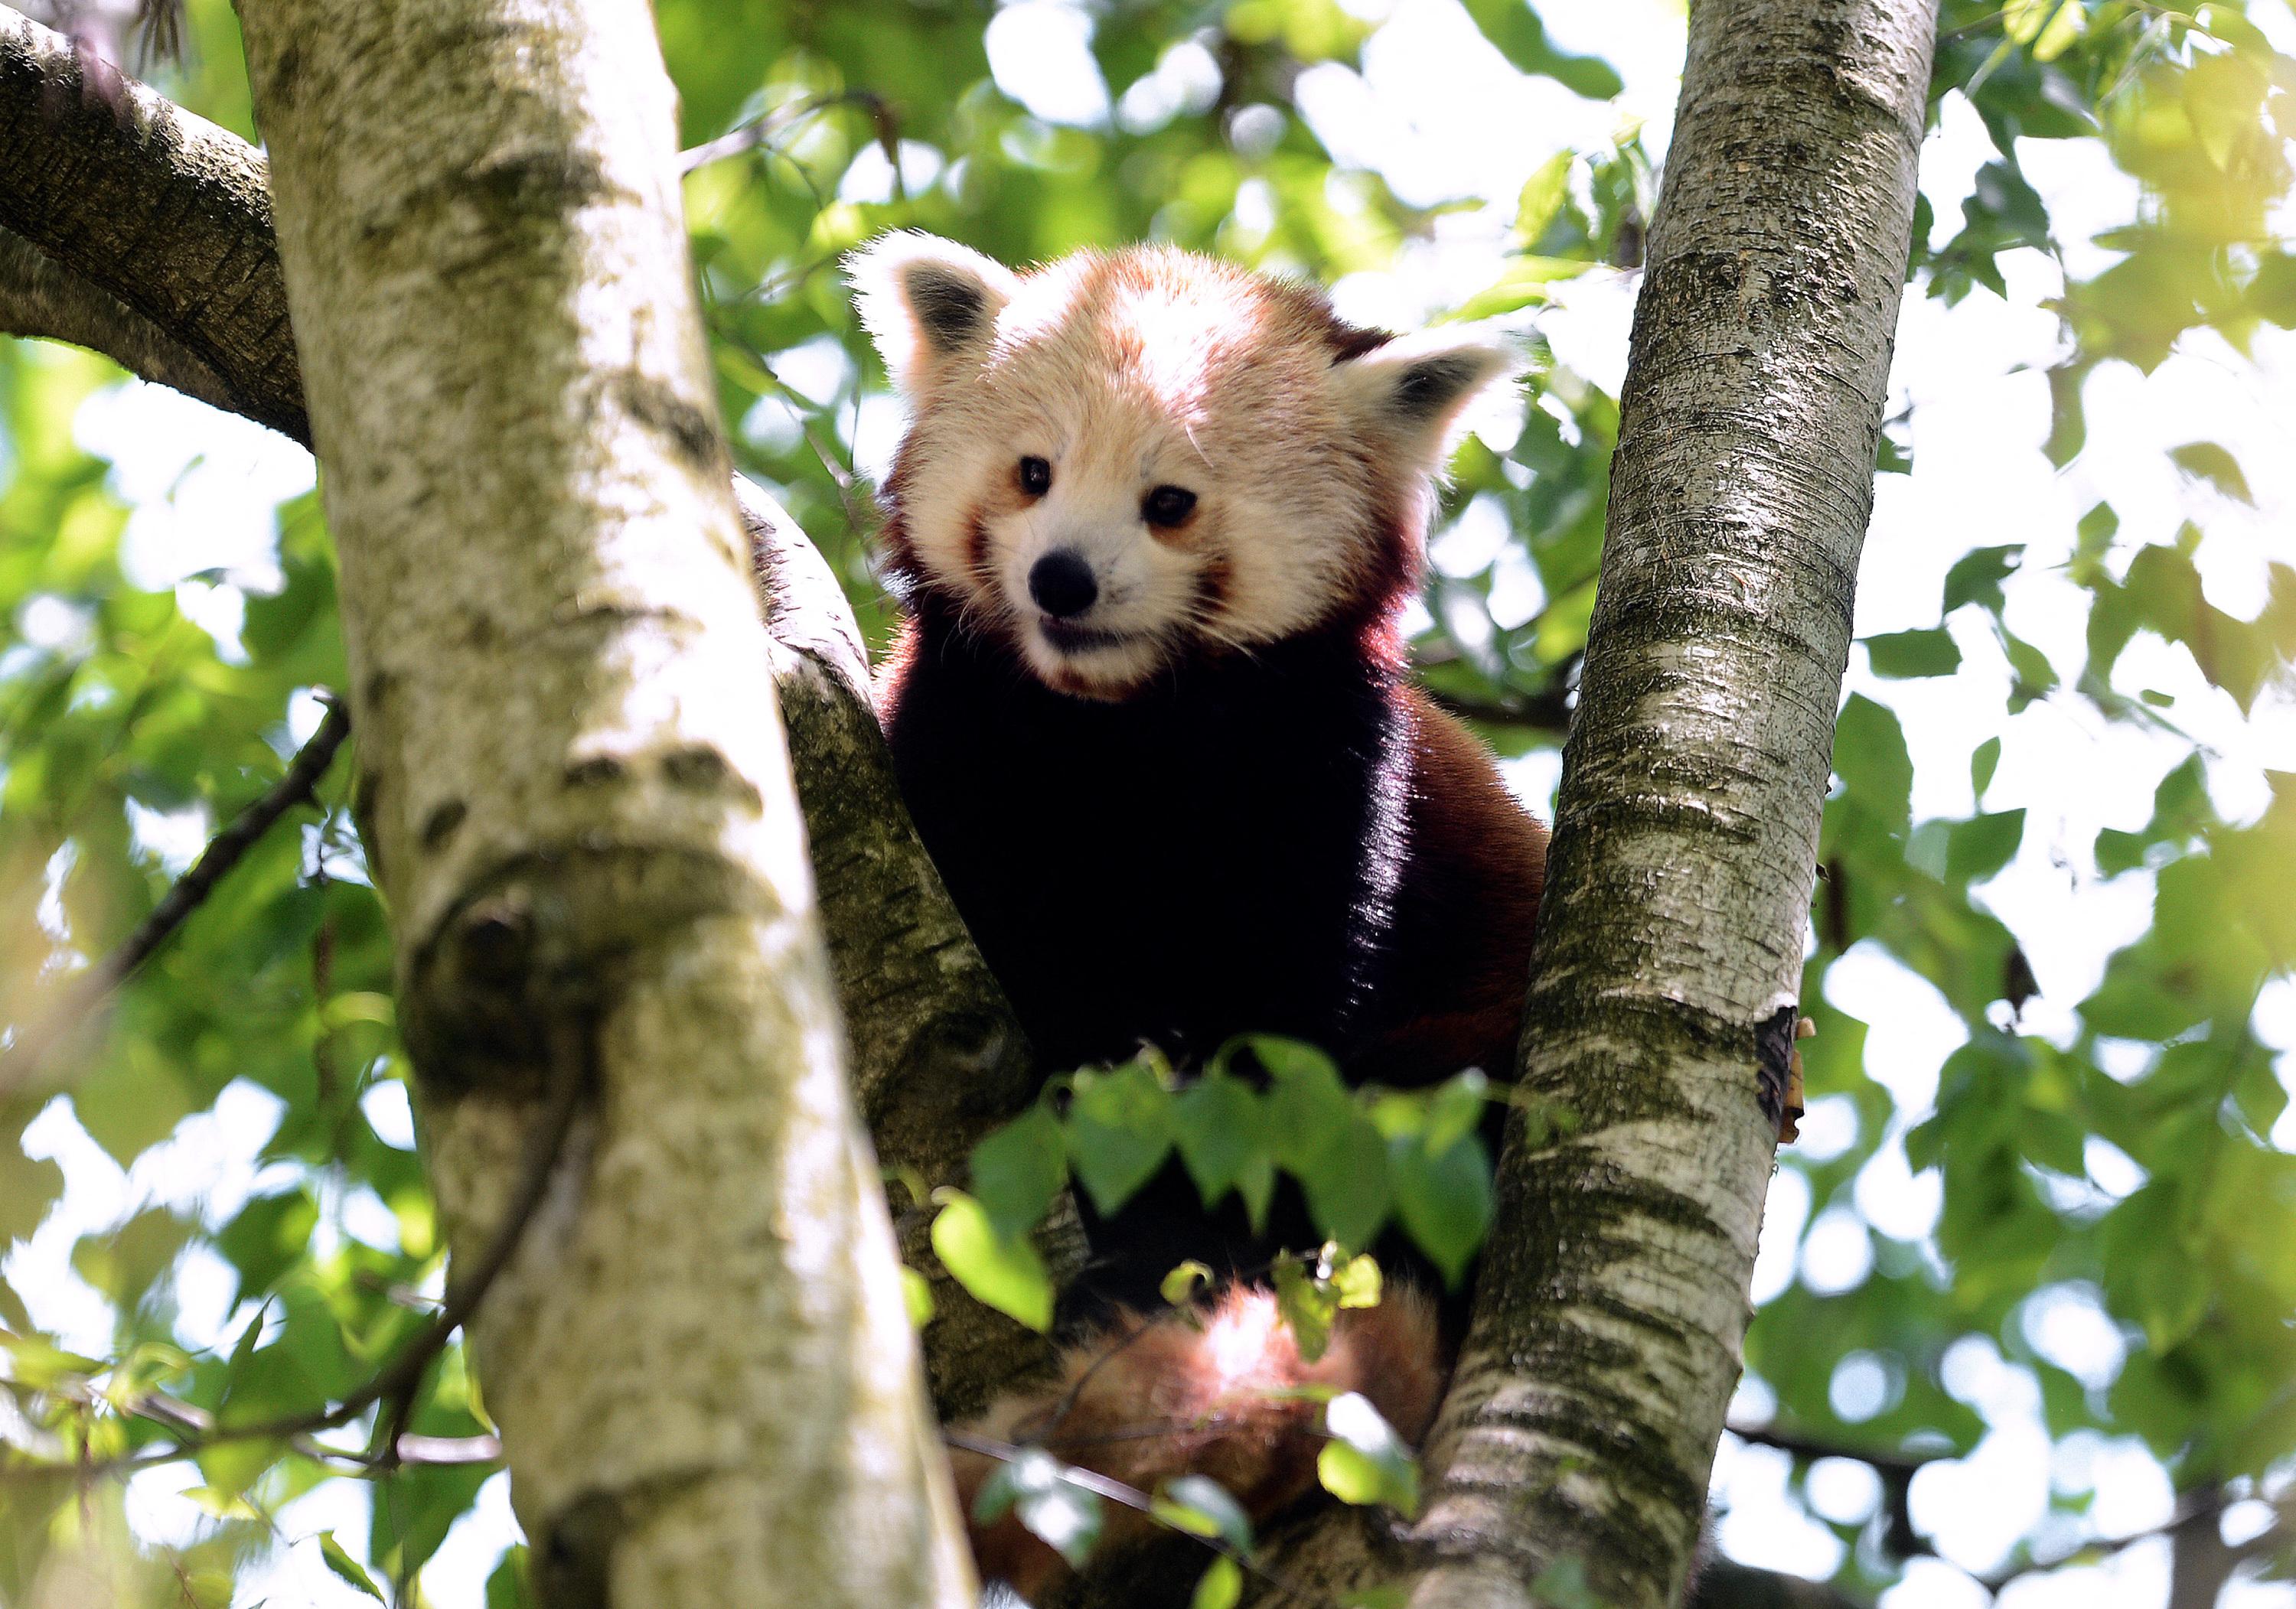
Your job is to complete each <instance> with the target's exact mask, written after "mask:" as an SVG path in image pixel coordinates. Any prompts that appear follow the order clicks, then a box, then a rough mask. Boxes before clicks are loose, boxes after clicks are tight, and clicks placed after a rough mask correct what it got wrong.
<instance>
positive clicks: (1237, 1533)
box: [1149, 1474, 1251, 1553]
mask: <svg viewBox="0 0 2296 1609" xmlns="http://www.w3.org/2000/svg"><path fill="white" fill-rule="evenodd" d="M1149 1512H1150V1513H1151V1514H1152V1515H1154V1516H1155V1517H1156V1518H1157V1519H1159V1520H1161V1521H1162V1522H1163V1523H1165V1524H1167V1525H1169V1526H1171V1527H1172V1528H1173V1529H1174V1530H1175V1531H1186V1532H1187V1533H1188V1534H1189V1535H1190V1536H1201V1537H1218V1538H1220V1539H1221V1540H1223V1541H1225V1542H1226V1543H1227V1545H1228V1546H1229V1547H1231V1548H1234V1549H1235V1550H1236V1551H1237V1552H1238V1553H1250V1552H1251V1516H1250V1515H1247V1514H1245V1513H1244V1511H1243V1506H1242V1504H1241V1503H1238V1502H1237V1501H1236V1500H1235V1499H1234V1498H1233V1497H1230V1496H1229V1495H1228V1491H1227V1488H1226V1487H1225V1486H1222V1485H1221V1484H1220V1483H1219V1482H1218V1481H1214V1480H1210V1479H1208V1478H1206V1477H1205V1476H1203V1475H1197V1474H1187V1475H1181V1476H1179V1477H1178V1478H1177V1479H1176V1480H1172V1481H1168V1482H1165V1483H1164V1486H1163V1488H1162V1489H1161V1490H1160V1491H1158V1492H1157V1493H1156V1498H1155V1502H1154V1505H1153V1507H1152V1508H1151V1509H1150V1510H1149Z"/></svg>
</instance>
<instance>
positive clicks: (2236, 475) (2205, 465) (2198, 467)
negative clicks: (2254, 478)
mask: <svg viewBox="0 0 2296 1609" xmlns="http://www.w3.org/2000/svg"><path fill="white" fill-rule="evenodd" d="M2169 458H2170V460H2171V461H2174V462H2175V464H2176V466H2177V468H2178V469H2180V470H2184V472H2185V474H2187V475H2190V476H2191V477H2193V478H2194V479H2195V480H2204V481H2206V482H2208V484H2209V485H2210V486H2214V487H2216V489H2217V490H2218V491H2219V492H2222V493H2223V494H2225V495H2226V496H2227V497H2232V498H2236V499H2238V500H2239V501H2240V502H2244V503H2247V504H2249V505H2250V506H2251V508H2252V507H2254V506H2255V503H2256V496H2255V494H2253V493H2251V491H2250V490H2249V489H2248V477H2247V476H2245V475H2243V474H2242V473H2241V470H2240V460H2238V459H2236V458H2235V457H2234V456H2233V455H2232V453H2231V451H2230V450H2229V449H2227V448H2226V447H2222V446H2219V445H2217V444H2216V443H2215V442H2212V441H2192V442H2186V443H2185V445H2183V446H2181V447H2171V448H2170V449H2169Z"/></svg>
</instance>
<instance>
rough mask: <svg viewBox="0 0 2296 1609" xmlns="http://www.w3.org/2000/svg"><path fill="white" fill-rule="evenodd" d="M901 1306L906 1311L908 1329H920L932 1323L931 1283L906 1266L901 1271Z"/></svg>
mask: <svg viewBox="0 0 2296 1609" xmlns="http://www.w3.org/2000/svg"><path fill="white" fill-rule="evenodd" d="M901 1305H902V1306H903V1307H904V1308H906V1310H907V1311H908V1315H909V1327H910V1328H912V1329H922V1328H924V1327H925V1326H926V1325H928V1324H931V1322H932V1318H933V1298H932V1281H931V1280H930V1279H928V1278H925V1277H924V1276H923V1275H922V1274H920V1273H919V1272H917V1270H914V1269H913V1268H910V1267H908V1266H906V1264H904V1265H903V1267H902V1269H901Z"/></svg>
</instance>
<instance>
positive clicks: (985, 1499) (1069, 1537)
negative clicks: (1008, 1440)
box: [972, 1447, 1101, 1566]
mask: <svg viewBox="0 0 2296 1609" xmlns="http://www.w3.org/2000/svg"><path fill="white" fill-rule="evenodd" d="M1067 1476H1068V1466H1066V1465H1064V1464H1062V1462H1061V1461H1060V1460H1059V1459H1058V1458H1054V1457H1053V1456H1052V1454H1050V1453H1048V1452H1046V1450H1044V1449H1042V1448H1041V1447H1024V1448H1022V1449H1021V1450H1020V1451H1019V1452H1018V1453H1017V1454H1016V1455H1014V1456H1013V1458H1010V1459H1007V1460H1006V1461H1005V1462H1004V1463H1002V1464H1000V1465H998V1466H996V1470H995V1471H994V1472H993V1473H992V1474H990V1475H989V1477H988V1480H987V1481H985V1482H982V1483H981V1487H980V1495H979V1496H978V1497H976V1498H975V1499H973V1503H972V1519H973V1523H975V1524H978V1525H993V1524H995V1523H996V1522H997V1521H998V1520H1000V1519H1002V1518H1004V1517H1005V1515H1006V1514H1007V1513H1011V1514H1013V1515H1016V1516H1017V1517H1018V1518H1019V1519H1020V1522H1021V1524H1023V1525H1025V1526H1027V1527H1028V1528H1029V1531H1031V1532H1032V1533H1033V1534H1034V1535H1036V1536H1037V1538H1038V1539H1039V1540H1042V1541H1043V1542H1045V1543H1046V1545H1047V1546H1049V1547H1050V1548H1052V1549H1053V1550H1054V1552H1055V1553H1058V1554H1059V1555H1060V1556H1062V1558H1064V1559H1066V1560H1067V1561H1068V1562H1069V1564H1070V1565H1072V1566H1081V1565H1082V1564H1084V1562H1085V1561H1086V1560H1087V1559H1088V1558H1089V1557H1091V1556H1092V1549H1093V1545H1094V1544H1095V1542H1097V1541H1099V1540H1100V1531H1101V1507H1100V1498H1099V1495H1098V1494H1097V1493H1095V1492H1092V1491H1087V1490H1086V1489H1085V1488H1083V1487H1081V1486H1078V1485H1075V1484H1073V1483H1071V1482H1070V1481H1069V1480H1068V1478H1067Z"/></svg>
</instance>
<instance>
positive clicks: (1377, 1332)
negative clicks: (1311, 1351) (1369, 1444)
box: [952, 1286, 1447, 1597]
mask: <svg viewBox="0 0 2296 1609" xmlns="http://www.w3.org/2000/svg"><path fill="white" fill-rule="evenodd" d="M1446 1375H1447V1368H1446V1367H1445V1361H1444V1360H1443V1359H1442V1357H1441V1356H1440V1354H1439V1350H1438V1343H1437V1339H1436V1321H1435V1311H1434V1308H1433V1307H1432V1305H1431V1303H1429V1302H1428V1301H1427V1300H1426V1298H1424V1297H1423V1296H1422V1295H1419V1294H1418V1293H1417V1292H1416V1291H1414V1290H1411V1289H1409V1288H1407V1287H1398V1286H1389V1287H1388V1292H1387V1295H1386V1296H1385V1298H1384V1300H1382V1302H1381V1303H1380V1304H1379V1305H1378V1306H1377V1307H1373V1308H1364V1309H1355V1310H1348V1311H1342V1312H1341V1314H1340V1316H1339V1319H1338V1322H1337V1323H1336V1324H1335V1325H1333V1330H1332V1341H1331V1345H1330V1346H1329V1347H1328V1348H1327V1349H1326V1350H1325V1352H1324V1355H1323V1356H1322V1357H1320V1358H1318V1359H1317V1360H1315V1361H1314V1362H1312V1363H1310V1362H1308V1361H1307V1360H1305V1359H1303V1358H1302V1357H1300V1347H1299V1343H1298V1341H1297V1340H1296V1338H1295V1337H1294V1336H1293V1335H1292V1330H1291V1328H1290V1327H1289V1326H1287V1325H1285V1324H1284V1323H1283V1320H1282V1319H1281V1318H1280V1317H1279V1315H1278V1313H1277V1311H1276V1306H1275V1294H1274V1293H1273V1292H1271V1291H1268V1290H1265V1289H1260V1288H1255V1287H1252V1286H1231V1287H1230V1288H1229V1289H1228V1290H1226V1292H1224V1293H1223V1294H1222V1295H1220V1296H1219V1297H1218V1299H1217V1300H1216V1301H1215V1302H1214V1303H1213V1304H1212V1306H1211V1307H1210V1310H1209V1311H1205V1312H1203V1313H1201V1315H1199V1316H1198V1317H1197V1318H1196V1319H1195V1321H1193V1322H1191V1321H1190V1320H1189V1319H1187V1318H1185V1317H1170V1316H1167V1317H1164V1318H1161V1319H1152V1320H1143V1319H1137V1318H1135V1317H1133V1316H1132V1315H1130V1314H1127V1315H1124V1316H1123V1317H1122V1318H1121V1319H1119V1322H1118V1323H1117V1324H1116V1325H1114V1326H1113V1327H1111V1328H1109V1329H1107V1330H1105V1331H1103V1332H1102V1333H1100V1334H1099V1335H1095V1336H1092V1337H1090V1338H1089V1339H1088V1340H1087V1341H1084V1342H1082V1343H1080V1344H1077V1345H1074V1346H1071V1347H1069V1348H1067V1349H1066V1350H1065V1351H1063V1352H1062V1355H1061V1367H1060V1372H1059V1374H1058V1375H1056V1376H1054V1378H1053V1379H1052V1380H1051V1381H1049V1382H1047V1383H1046V1384H1044V1385H1043V1386H1041V1387H1039V1388H1037V1389H1036V1390H1034V1391H1030V1392H1028V1393H1021V1394H1016V1395H1013V1396H1009V1397H1005V1398H1002V1399H1000V1400H999V1401H996V1403H995V1404H993V1405H992V1406H991V1407H990V1408H989V1409H988V1412H986V1413H984V1414H982V1415H981V1416H980V1417H979V1418H976V1419H973V1420H972V1421H970V1422H968V1423H967V1424H965V1425H963V1426H962V1427H961V1428H963V1429H964V1430H967V1431H970V1432H972V1433H974V1434H976V1435H979V1436H982V1437H987V1438H991V1439H994V1440H996V1441H1000V1442H1021V1443H1027V1444H1033V1445H1037V1446H1041V1447H1043V1448H1045V1449H1046V1450H1048V1451H1050V1452H1051V1453H1052V1454H1053V1455H1054V1457H1056V1458H1060V1459H1061V1460H1062V1462H1063V1463H1067V1464H1073V1465H1078V1466H1082V1467H1084V1468H1087V1469H1090V1470H1093V1471H1095V1472H1097V1473H1098V1474H1104V1475H1107V1476H1109V1477H1110V1478H1111V1479H1113V1480H1118V1481H1121V1482H1124V1483H1125V1484H1126V1485H1128V1486H1132V1487H1136V1488H1137V1489H1139V1490H1140V1491H1144V1492H1153V1491H1155V1490H1156V1488H1157V1487H1158V1486H1159V1485H1160V1484H1161V1483H1162V1482H1165V1481H1168V1480H1170V1479H1172V1478H1174V1477H1176V1476H1178V1475H1183V1474H1201V1475H1206V1476H1209V1477H1210V1478H1211V1479H1212V1480H1214V1481H1217V1482H1219V1483H1220V1485H1221V1486H1223V1487H1225V1488H1226V1490H1227V1491H1228V1493H1229V1494H1230V1495H1231V1496H1233V1497H1234V1499H1236V1501H1237V1502H1238V1503H1240V1504H1241V1505H1242V1507H1243V1508H1244V1511H1245V1512H1246V1513H1247V1514H1249V1515H1251V1517H1252V1518H1253V1519H1254V1520H1255V1521H1257V1520H1263V1519H1266V1518H1267V1516H1268V1515H1273V1514H1275V1513H1276V1512H1277V1511H1278V1510H1280V1509H1282V1508H1283V1507H1286V1506H1288V1505H1289V1504H1291V1503H1292V1502H1293V1501H1295V1500H1296V1499H1299V1498H1300V1497H1302V1496H1304V1495H1305V1494H1306V1493H1307V1492H1308V1491H1309V1490H1310V1489H1311V1488H1312V1487H1313V1486H1314V1485H1315V1483H1316V1454H1317V1452H1318V1451H1320V1450H1321V1449H1322V1446H1323V1442H1324V1438H1323V1436H1322V1435H1321V1433H1319V1426H1320V1425H1321V1424H1322V1421H1323V1412H1324V1402H1323V1399H1324V1396H1325V1394H1326V1392H1328V1393H1341V1392H1360V1393H1362V1394H1363V1395H1364V1396H1365V1397H1366V1398H1368V1399H1369V1400H1370V1401H1371V1403H1372V1406H1374V1408H1376V1409H1379V1411H1380V1414H1381V1416H1382V1417H1383V1418H1385V1419H1386V1420H1387V1422H1388V1423H1389V1424H1390V1425H1392V1426H1393V1427H1394V1429H1395V1431H1396V1433H1397V1434H1398V1435H1400V1436H1402V1437H1403V1438H1404V1439H1405V1440H1406V1441H1407V1442H1411V1444H1412V1445H1414V1446H1417V1445H1418V1444H1419V1442H1420V1439H1421V1438H1422V1437H1423V1435H1424V1434H1425V1433H1426V1430H1427V1427H1428V1425H1429V1423H1430V1422H1431V1420H1432V1419H1433V1418H1434V1417H1435V1409H1436V1408H1437V1406H1438V1405H1439V1403H1440V1401H1441V1400H1442V1394H1443V1384H1444V1380H1445V1377H1446ZM1303 1386H1309V1387H1323V1388H1326V1390H1325V1391H1318V1392H1316V1393H1313V1394H1312V1395H1303V1394H1301V1393H1300V1388H1301V1387H1303ZM952 1458H953V1460H954V1464H955V1472H956V1483H957V1495H958V1498H959V1499H960V1500H961V1501H962V1502H963V1503H964V1511H965V1517H966V1523H968V1524H969V1525H972V1547H973V1555H974V1557H975V1558H976V1559H977V1560H978V1561H979V1563H980V1573H981V1576H982V1579H983V1580H1005V1581H1008V1582H1010V1583H1011V1584H1012V1585H1013V1588H1014V1589H1015V1590H1017V1591H1019V1592H1020V1593H1021V1596H1022V1597H1029V1596H1031V1595H1032V1594H1033V1593H1034V1592H1035V1591H1036V1590H1037V1589H1039V1588H1042V1587H1043V1586H1045V1585H1046V1584H1047V1583H1049V1582H1050V1581H1051V1580H1053V1579H1054V1577H1055V1576H1056V1575H1057V1574H1058V1573H1059V1572H1060V1571H1061V1570H1062V1564H1061V1561H1060V1558H1059V1556H1058V1555H1056V1554H1055V1553H1054V1552H1053V1550H1052V1549H1051V1548H1048V1547H1046V1545H1045V1544H1044V1543H1043V1542H1041V1541H1039V1540H1037V1538H1036V1537H1034V1536H1032V1535H1030V1534H1029V1532H1028V1531H1026V1530H1025V1529H1024V1528H1023V1527H1022V1526H1021V1523H1020V1522H1019V1521H1018V1520H1017V1519H1015V1518H1013V1516H1012V1515H1006V1516H1005V1517H1004V1518H1003V1519H1001V1520H999V1521H998V1522H997V1523H996V1524H994V1525H992V1526H989V1527H987V1528H985V1529H984V1528H982V1527H981V1526H980V1525H978V1524H976V1523H973V1522H972V1504H973V1500H974V1499H975V1498H976V1497H978V1495H979V1494H980V1489H981V1487H982V1486H983V1485H984V1484H985V1483H986V1482H987V1481H988V1477H989V1475H990V1474H992V1473H993V1472H994V1470H995V1468H996V1464H995V1461H994V1460H992V1459H990V1458H987V1457H985V1456H983V1455H981V1454H979V1453H973V1452H965V1451H958V1452H955V1453H954V1454H952ZM1103 1512H1104V1515H1105V1520H1104V1529H1103V1532H1102V1540H1103V1544H1106V1543H1109V1542H1115V1541H1120V1540H1125V1539H1127V1538H1128V1537H1130V1536H1134V1535H1137V1534H1138V1533H1140V1532H1141V1531H1145V1530H1146V1529H1147V1528H1148V1526H1149V1523H1150V1522H1149V1521H1148V1519H1147V1516H1145V1515H1141V1514H1138V1513H1137V1512H1136V1511H1134V1510H1131V1509H1128V1508H1122V1507H1118V1506H1115V1505H1105V1506H1103Z"/></svg>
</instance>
